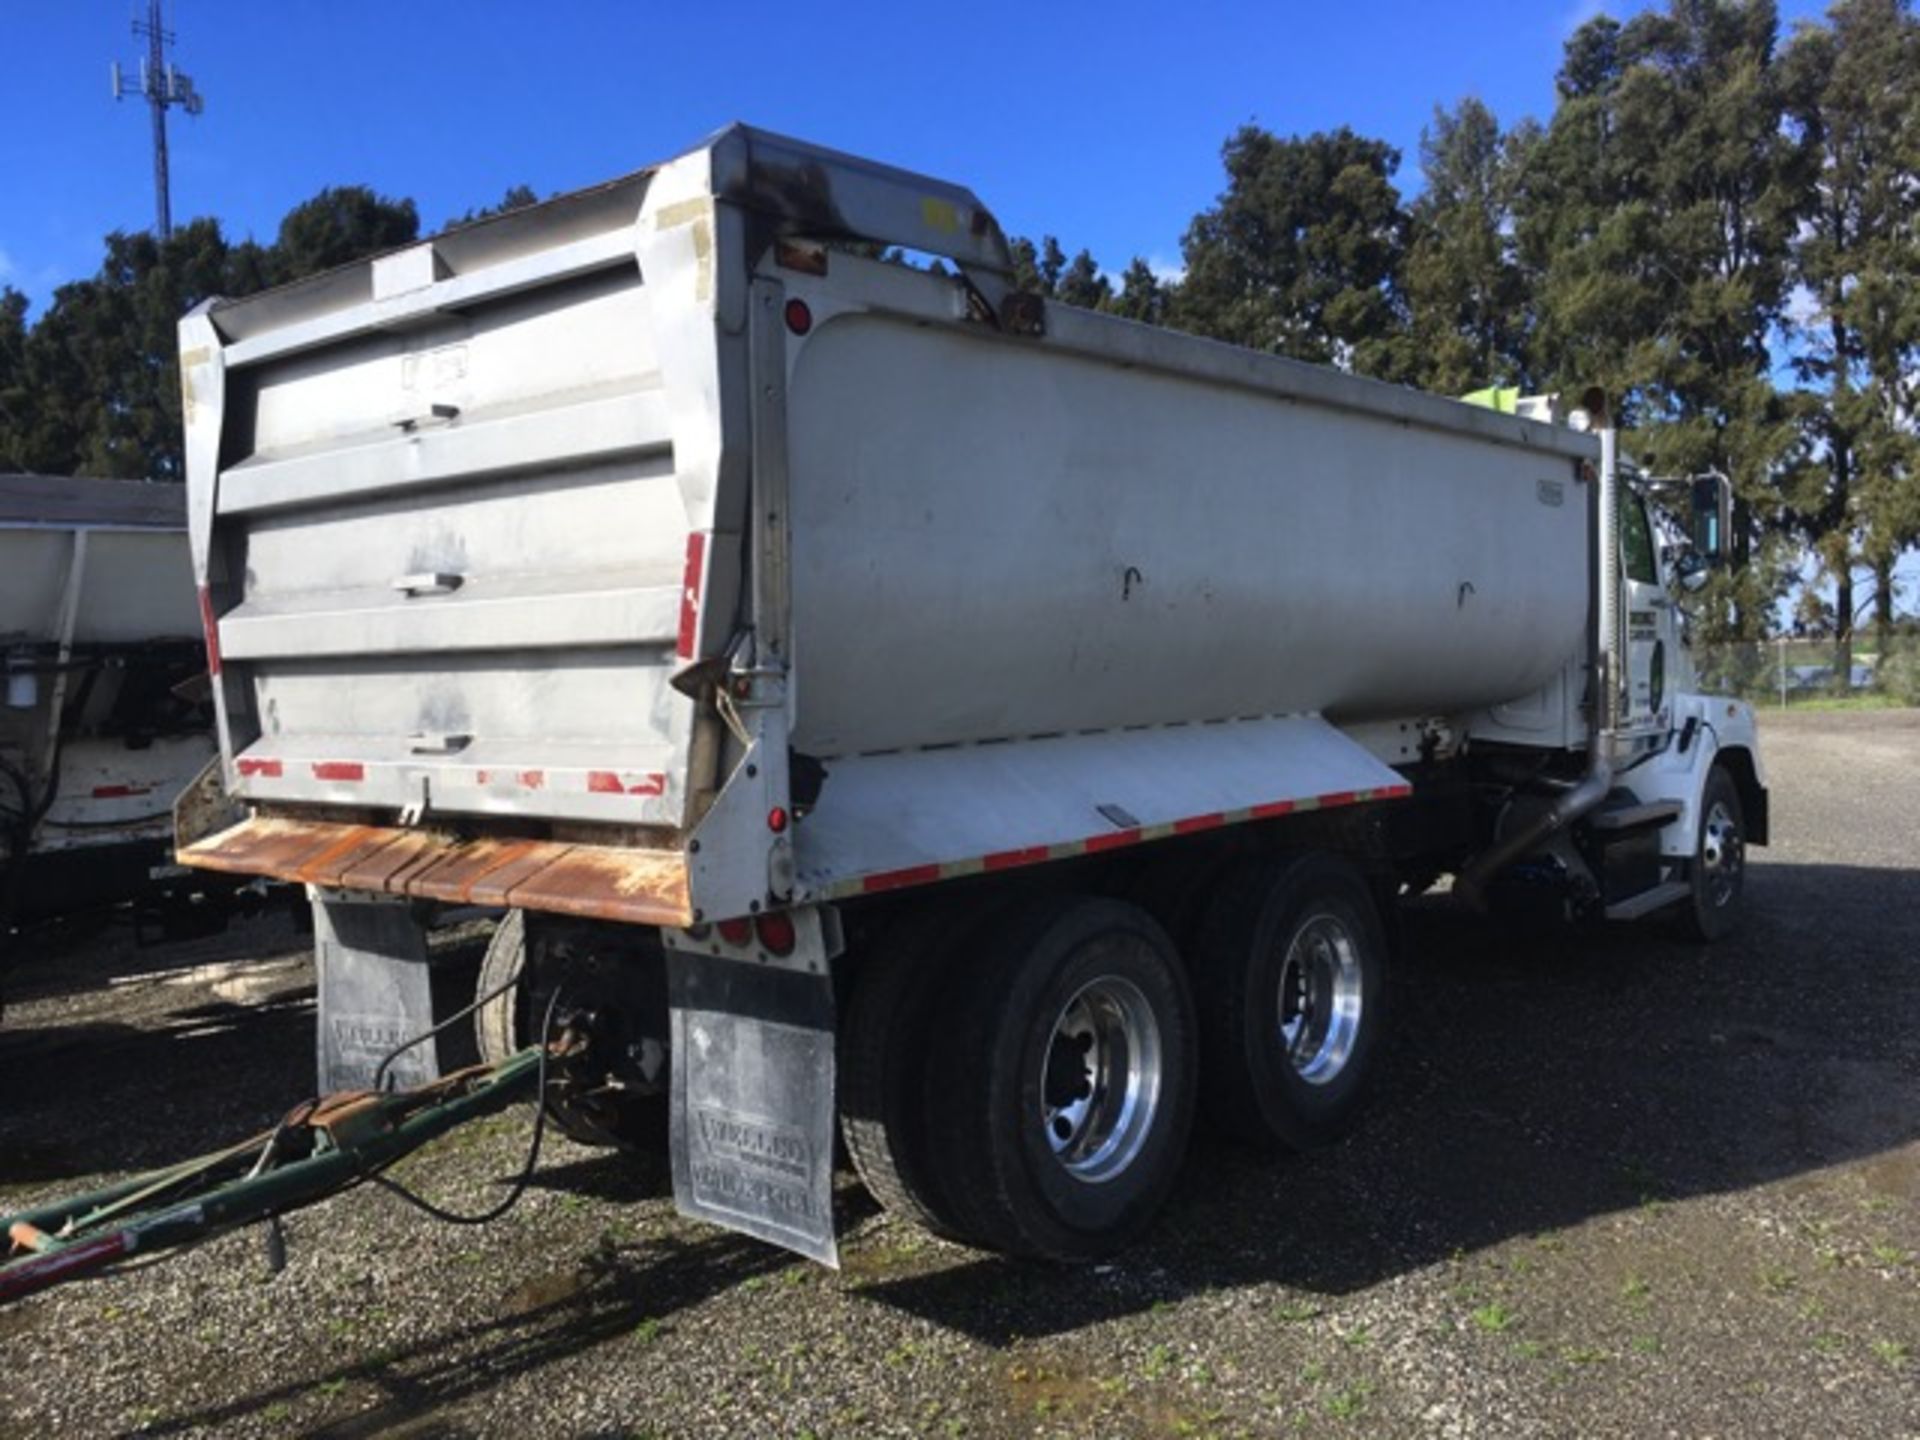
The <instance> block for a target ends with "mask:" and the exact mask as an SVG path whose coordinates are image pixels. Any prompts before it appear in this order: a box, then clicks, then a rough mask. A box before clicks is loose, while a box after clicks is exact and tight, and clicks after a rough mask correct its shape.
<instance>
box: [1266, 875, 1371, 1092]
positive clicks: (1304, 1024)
mask: <svg viewBox="0 0 1920 1440" xmlns="http://www.w3.org/2000/svg"><path fill="white" fill-rule="evenodd" d="M1361 1003H1362V994H1361V985H1360V946H1359V943H1358V942H1357V941H1356V940H1355V939H1354V935H1353V931H1352V929H1351V928H1350V927H1349V926H1348V924H1347V922H1346V921H1345V920H1343V919H1342V918H1340V917H1339V916H1337V915H1332V914H1328V913H1325V912H1322V913H1320V914H1318V915H1314V916H1312V917H1310V918H1309V919H1308V920H1307V922H1306V923H1305V924H1303V925H1302V926H1301V927H1300V928H1299V929H1298V930H1296V931H1295V932H1294V935H1293V943H1292V944H1290V945H1289V946H1288V947H1287V958H1286V963H1285V964H1284V965H1282V966H1281V969H1280V994H1279V1012H1280V1044H1281V1046H1282V1048H1283V1049H1284V1050H1285V1051H1286V1055H1287V1060H1288V1062H1289V1063H1290V1064H1292V1066H1293V1071H1294V1073H1295V1074H1296V1075H1298V1076H1299V1077H1300V1078H1301V1079H1302V1080H1305V1081H1306V1082H1307V1083H1308V1084H1309V1085H1326V1084H1330V1083H1331V1082H1332V1081H1333V1080H1334V1078H1335V1077H1336V1076H1338V1075H1339V1074H1340V1072H1341V1071H1343V1070H1345V1069H1346V1067H1347V1061H1348V1060H1350V1059H1351V1058H1352V1057H1353V1043H1354V1040H1355V1038H1356V1037H1357V1036H1358V1035H1359V1033H1360V1009H1361Z"/></svg>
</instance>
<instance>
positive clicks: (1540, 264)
mask: <svg viewBox="0 0 1920 1440" xmlns="http://www.w3.org/2000/svg"><path fill="white" fill-rule="evenodd" d="M1555 82H1556V83H1555V94H1556V100H1555V105H1554V109H1553V113H1552V115H1551V116H1550V117H1549V118H1548V119H1547V120H1546V121H1545V122H1540V121H1537V120H1534V119H1526V118H1523V119H1520V120H1518V121H1516V122H1514V123H1512V124H1511V125H1506V126H1503V125H1502V124H1501V122H1500V121H1499V119H1498V118H1497V117H1496V116H1495V115H1494V114H1493V113H1492V112H1491V111H1490V110H1489V109H1488V108H1487V107H1486V106H1485V105H1484V104H1483V103H1481V102H1480V101H1479V100H1478V99H1474V98H1471V97H1470V98H1467V99H1463V100H1461V101H1459V102H1458V103H1457V104H1455V105H1453V106H1452V107H1451V108H1441V107H1436V109H1435V112H1434V116H1433V120H1432V122H1431V123H1430V124H1429V125H1428V126H1427V127H1426V129H1425V130H1424V131H1423V133H1422V136H1421V141H1420V150H1419V156H1418V164H1419V170H1420V178H1421V184H1420V186H1419V189H1418V193H1417V194H1416V195H1414V196H1412V198H1409V196H1408V195H1407V194H1406V193H1405V192H1404V191H1403V190H1402V188H1401V186H1400V184H1399V183H1398V181H1397V178H1396V177H1397V176H1398V175H1399V173H1400V168H1401V158H1402V157H1401V155H1400V153H1399V152H1398V151H1397V150H1396V149H1395V148H1394V147H1393V146H1391V145H1389V144H1387V143H1385V142H1384V141H1381V140H1378V139H1375V138H1371V137H1368V136H1365V135H1362V134H1359V133H1356V132H1355V131H1353V130H1351V129H1347V128H1342V129H1339V130H1335V131H1330V132H1323V133H1318V134H1311V135H1277V134H1274V133H1272V132H1270V131H1268V130H1265V129H1262V128H1260V127H1258V126H1254V125H1247V126H1244V127H1242V128H1241V129H1239V130H1238V131H1236V132H1235V133H1234V134H1233V135H1231V136H1229V137H1228V139H1227V140H1226V143H1225V145H1224V146H1223V148H1222V152H1221V158H1222V161H1223V164H1224V168H1225V184H1224V187H1223V189H1222V191H1221V193H1220V195H1219V197H1218V199H1217V200H1216V202H1215V203H1214V204H1213V205H1212V206H1210V207H1209V208H1207V209H1206V210H1204V211H1202V212H1201V213H1200V214H1198V215H1196V216H1194V217H1193V219H1192V221H1191V222H1190V223H1189V224H1188V226H1187V228H1186V231H1185V234H1184V237H1183V239H1182V244H1181V252H1182V261H1183V265H1182V268H1181V271H1180V273H1179V274H1178V276H1177V277H1164V276H1161V275H1158V274H1156V273H1155V272H1154V270H1153V269H1152V268H1151V267H1150V266H1149V265H1147V263H1146V262H1145V261H1144V260H1141V259H1138V258H1136V259H1134V260H1133V261H1132V262H1131V263H1130V264H1129V265H1128V266H1127V267H1126V268H1125V269H1124V270H1122V271H1120V272H1119V273H1118V275H1117V277H1116V276H1115V275H1114V274H1113V273H1112V272H1110V271H1109V270H1108V269H1107V268H1106V267H1105V266H1103V265H1102V264H1100V263H1099V262H1098V261H1097V260H1096V259H1095V257H1094V256H1093V255H1092V254H1091V253H1090V252H1088V251H1087V250H1084V249H1082V250H1080V251H1079V252H1077V253H1076V254H1074V255H1072V256H1069V255H1068V254H1067V253H1066V251H1065V250H1064V248H1063V247H1062V246H1061V244H1060V243H1059V241H1058V240H1057V239H1056V238H1054V237H1052V236H1046V237H1043V238H1042V240H1041V241H1040V242H1039V243H1037V244H1036V243H1034V242H1033V241H1030V240H1026V239H1016V240H1015V241H1014V242H1013V248H1014V258H1015V264H1016V269H1017V281H1018V283H1020V284H1021V285H1023V286H1024V287H1025V288H1028V289H1031V290H1034V291H1037V292H1039V293H1042V294H1045V295H1047V296H1049V297H1052V298H1054V299H1057V300H1059V301H1062V302H1064V303H1068V304H1074V305H1082V306H1087V307H1090V308H1095V309H1100V310H1105V311H1109V312H1111V313H1114V314H1118V315H1122V316H1126V317H1128V318H1132V319H1136V320H1142V321H1147V322H1150V323H1155V324H1164V325H1171V326H1174V327H1176V328H1180V329H1184V330H1188V331H1192V332H1195V333H1199V334H1204V335H1209V336H1214V337H1217V338H1219V339H1223V340H1228V341H1232V342H1234V343H1237V344H1241V345H1248V346H1252V347H1254V348H1256V349H1260V350H1266V351H1270V352H1273V353H1276V354H1281V355H1288V356H1293V357H1296V358H1299V359H1302V360H1308V361H1313V362H1316V363H1322V364H1332V365H1337V366H1340V367H1342V368H1344V369H1348V370H1351V371H1354V372H1356V373H1359V374H1364V375H1369V376H1374V377H1377V378H1380V379H1383V380H1387V381H1391V382H1395V383H1400V384H1407V385H1415V386H1419V387H1422V388H1425V389H1430V390H1435V391H1438V392H1441V393H1447V394H1458V393H1462V392H1465V391H1468V390H1472V389H1476V388H1479V387H1481V386H1485V385H1492V384H1500V385H1516V386H1520V387H1522V388H1525V389H1528V390H1563V391H1568V392H1573V393H1578V392H1579V391H1582V390H1584V389H1586V388H1587V387H1589V386H1593V385H1599V386H1603V387H1605V388H1606V390H1607V391H1608V393H1609V394H1610V395H1612V396H1614V397H1615V405H1616V409H1617V412H1618V413H1619V415H1620V417H1621V419H1622V421H1623V423H1624V424H1626V425H1627V426H1629V427H1630V428H1632V429H1633V431H1634V432H1635V435H1634V441H1633V448H1634V450H1635V452H1636V453H1637V454H1638V455H1639V456H1640V457H1641V458H1642V459H1643V460H1644V461H1645V462H1646V463H1647V464H1648V465H1649V466H1650V467H1651V468H1652V469H1654V470H1655V471H1657V472H1659V473H1664V474H1694V473H1701V472H1705V471H1709V470H1717V471H1720V472H1722V473H1724V474H1726V475H1728V476H1729V477H1731V479H1732V481H1733V485H1734V489H1735V493H1736V496H1737V497H1738V507H1737V510H1738V524H1737V526H1736V530H1737V532H1738V533H1737V536H1736V540H1737V543H1738V544H1740V545H1741V546H1743V547H1744V548H1746V549H1747V550H1748V551H1749V552H1750V562H1751V563H1749V564H1748V565H1747V566H1746V567H1744V568H1743V569H1742V570H1741V571H1740V572H1739V573H1738V574H1737V575H1733V576H1725V577H1721V578H1720V579H1719V580H1718V581H1717V582H1716V585H1717V587H1718V588H1717V590H1716V592H1715V594H1714V597H1713V598H1714V602H1715V603H1712V604H1709V605H1708V606H1706V607H1705V608H1704V609H1703V611H1702V619H1703V629H1704V631H1705V634H1704V636H1703V638H1705V639H1707V640H1709V641H1715V640H1727V639H1748V638H1753V637H1757V636H1759V635H1762V634H1764V633H1766V632H1767V630H1768V629H1769V627H1770V622H1771V616H1772V613H1773V609H1774V605H1775V602H1776V601H1777V599H1778V598H1779V597H1780V596H1781V595H1782V594H1785V593H1787V592H1788V591H1789V590H1790V589H1791V588H1792V586H1793V584H1794V582H1795V581H1796V579H1797V578H1798V576H1799V572H1800V567H1801V565H1802V563H1803V558H1804V557H1808V556H1811V557H1812V559H1813V561H1814V563H1815V564H1817V566H1818V568H1819V571H1820V575H1821V578H1822V579H1824V580H1825V581H1826V582H1827V584H1826V586H1808V587H1803V589H1802V591H1801V600H1800V611H1799V617H1798V624H1799V626H1800V628H1802V629H1803V630H1805V631H1807V632H1808V633H1817V634H1827V635H1831V636H1832V637H1833V638H1834V639H1835V642H1836V647H1837V651H1838V653H1837V655H1836V662H1837V666H1838V668H1839V671H1840V673H1842V674H1845V673H1847V671H1848V668H1849V667H1850V665H1851V646H1852V637H1853V632H1854V627H1855V624H1856V622H1857V621H1860V620H1862V619H1865V618H1866V617H1867V616H1868V615H1869V614H1870V615H1871V618H1872V622H1873V624H1874V627H1875V628H1876V629H1877V630H1878V631H1879V632H1880V639H1881V644H1882V649H1883V650H1884V648H1885V640H1886V637H1887V633H1888V632H1889V631H1890V629H1891V627H1892V626H1893V624H1894V620H1895V589H1894V579H1893V577H1894V567H1895V565H1896V564H1897V562H1898V561H1899V559H1900V558H1901V557H1902V555H1904V554H1905V553H1906V552H1908V551H1909V550H1912V549H1913V548H1915V547H1916V545H1920V480H1916V477H1915V470H1916V464H1917V463H1920V441H1917V440H1916V428H1915V426H1916V419H1915V417H1916V414H1917V413H1920V405H1917V404H1916V400H1917V399H1920V397H1917V396H1916V393H1915V392H1916V388H1920V283H1916V282H1920V229H1917V226H1920V220H1917V219H1916V216H1917V213H1920V22H1916V19H1915V16H1914V14H1913V10H1912V5H1911V0H1837V3H1835V4H1834V5H1833V6H1832V7H1831V8H1830V9H1829V11H1828V12H1827V14H1826V15H1825V16H1824V17H1823V18H1822V19H1821V20H1819V21H1817V22H1810V23H1804V24H1802V25H1801V26H1800V27H1798V28H1797V29H1796V30H1795V31H1794V32H1793V33H1792V34H1791V35H1783V34H1782V31H1781V26H1780V20H1779V15H1778V11H1777V7H1776V5H1775V3H1774V0H1668V3H1667V5H1666V8H1665V9H1656V10H1651V11H1648V12H1645V13H1642V14H1638V15H1636V16H1634V17H1633V18H1631V19H1630V20H1627V21H1626V22H1624V23H1622V22H1620V21H1617V20H1615V19H1613V18H1611V17H1608V16H1600V17H1597V18H1595V19H1593V20H1591V21H1589V22H1587V23H1586V24H1584V25H1582V26H1581V27H1580V28H1579V29H1578V30H1577V31H1576V32H1575V33H1574V34H1573V35H1571V36H1570V37H1569V38H1568V40H1567V41H1566V44H1565V47H1564V51H1563V55H1562V59H1561V64H1560V67H1559V70H1558V73H1557V75H1556V77H1555ZM532 199H533V196H532V195H531V193H530V192H528V191H526V190H525V189H524V188H521V187H516V189H515V190H514V191H511V192H509V193H508V195H507V196H506V197H504V198H503V200H502V202H501V204H500V205H498V206H494V207H490V208H489V210H483V211H476V212H470V213H469V215H468V216H465V217H461V218H463V219H470V218H477V216H478V215H481V214H486V213H490V212H491V210H493V209H501V208H511V207H512V206H515V205H518V204H525V203H528V202H530V201H531V200H532ZM418 234H419V216H418V213H417V211H416V208H415V206H414V205H413V203H412V202H411V201H409V200H393V199H388V198H386V197H382V196H379V195H376V194H374V193H373V192H371V191H369V190H367V189H365V188H364V187H353V186H349V187H339V188H334V189H329V190H326V191H323V192H322V193H321V194H320V195H318V196H316V197H315V198H314V199H312V200H310V201H308V202H306V203H305V204H303V205H301V206H298V207H296V208H295V209H294V210H293V211H292V212H291V213H289V214H288V216H287V217H286V219H285V220H284V221H283V222H282V224H281V226H280V229H279V232H278V234H277V236H276V238H275V239H274V241H273V243H272V244H270V245H260V244H256V243H255V242H253V241H245V242H240V243H233V242H229V241H228V240H227V239H226V238H225V237H224V236H223V234H222V232H221V230H220V227H219V225H218V223H217V222H216V221H214V220H211V219H202V220H197V221H195V222H193V223H192V224H190V225H187V226H185V227H182V228H181V229H179V230H178V231H176V233H175V235H174V238H173V239H172V241H171V242H169V243H168V244H166V245H164V246H162V245H160V244H158V243H156V241H155V240H154V238H153V237H152V236H151V235H148V234H133V235H126V234H115V235H111V236H109V237H108V238H107V242H106V243H107V254H106V258H105V261H104V262H103V264H102V266H101V268H100V271H99V273H98V274H97V275H95V276H93V277H91V278H89V279H86V280H82V281H78V282H75V283H74V284H70V285H66V286H62V287H61V288H60V289H59V290H58V291H57V292H56V293H55V296H54V298H53V302H52V304H51V305H50V306H49V307H48V308H47V310H46V311H45V313H44V314H42V315H41V316H40V317H38V319H37V321H36V322H35V323H33V324H32V325H31V326H29V325H28V324H27V323H26V311H27V305H26V301H25V299H24V297H22V296H20V295H18V294H17V293H15V292H12V291H0V469H31V470H43V471H49V472H53V473H76V474H99V475H149V476H155V477H160V478H175V477H178V475H179V474H180V435H179V398H178V385H177V377H176V374H175V370H174V358H173V357H174V349H175V338H174V324H175V321H176V320H177V318H178V316H179V315H180V314H181V313H182V312H184V311H185V310H186V309H187V308H189V307H190V306H191V305H192V304H194V303H196V302H197V301H198V300H200V299H202V298H204V297H205V296H207V295H211V294H225V295H239V294H244V293H247V292H248V291H250V290H254V289H258V288H260V287H262V286H265V285H270V284H277V283H283V282H285V281H288V280H293V279H298V278H300V277H301V276H303V275H307V274H312V273H314V272H316V271H318V270H322V269H326V268H329V267H331V266H333V265H337V264H341V263H344V262H346V261H348V260H351V259H355V258H358V257H360V256H362V255H365V254H368V253H371V252H373V251H377V250H381V249H386V248H389V247H391V246H394V245H400V244H405V243H407V242H409V241H411V240H413V239H415V238H417V236H418ZM1829 588H1830V590H1831V593H1832V596H1833V599H1832V600H1831V602H1829V601H1827V600H1826V599H1825V598H1824V594H1823V591H1825V590H1827V589H1829Z"/></svg>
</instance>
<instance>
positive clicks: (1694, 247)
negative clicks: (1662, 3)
mask: <svg viewBox="0 0 1920 1440" xmlns="http://www.w3.org/2000/svg"><path fill="white" fill-rule="evenodd" d="M1777 30H1778V17H1777V14H1776V12H1775V7H1774V4H1773V0H1670V3H1669V6H1668V8H1667V9H1666V10H1665V11H1663V12H1647V13H1643V14H1641V15H1637V16H1635V17H1634V18H1633V19H1632V20H1630V21H1629V22H1628V23H1627V24H1626V25H1624V26H1622V25H1618V24H1616V23H1615V22H1614V21H1612V20H1610V19H1607V18H1605V17H1602V18H1600V19H1598V20H1595V21H1592V22H1590V23H1589V24H1587V25H1585V26H1582V27H1581V28H1580V30H1578V31H1577V32H1575V34H1574V35H1573V36H1572V38H1571V39H1570V40H1569V41H1568V44H1567V47H1566V53H1565V63H1564V64H1563V65H1562V68H1561V71H1560V75H1559V92H1560V100H1559V104H1558V106H1557V107H1556V109H1555V111H1554V115H1553V119H1552V122H1551V124H1550V125H1549V126H1548V127H1547V129H1546V131H1545V133H1544V134H1543V135H1542V136H1540V138H1539V139H1538V141H1537V142H1535V143H1530V144H1528V145H1526V146H1525V151H1524V157H1523V160H1522V163H1521V167H1520V180H1519V190H1518V198H1517V216H1518V220H1517V235H1518V239H1519V245H1520V258H1521V263H1522V265H1523V267H1524V269H1525V270H1526V272H1527V273H1528V275H1529V277H1530V279H1531V282H1532V284H1533V287H1534V290H1535V294H1536V297H1537V306H1538V316H1537V324H1536V326H1535V329H1534V331H1533V334H1532V337H1531V343H1530V346H1529V351H1530V354H1529V360H1530V364H1529V368H1530V369H1531V370H1532V371H1533V372H1534V374H1535V377H1536V379H1539V380H1544V381H1546V382H1547V383H1549V384H1551V385H1554V386H1555V387H1556V388H1559V389H1561V390H1564V391H1573V392H1578V391H1579V390H1581V389H1584V388H1585V387H1586V386H1588V385H1593V384H1599V385H1601V386H1604V387H1605V388H1606V389H1607V391H1608V392H1609V394H1610V395H1612V396H1614V397H1615V403H1616V407H1617V408H1618V409H1619V410H1620V411H1621V412H1622V414H1623V416H1624V418H1625V419H1626V421H1627V422H1628V423H1629V424H1630V425H1631V426H1632V428H1633V430H1634V437H1633V444H1634V446H1635V448H1636V450H1637V451H1638V452H1639V454H1640V456H1641V458H1642V459H1644V460H1645V461H1647V462H1648V463H1650V465H1651V466H1652V467H1653V468H1654V469H1655V470H1657V471H1660V472H1663V473H1668V474H1696V473H1701V472H1705V471H1709V470H1717V471H1720V472H1721V473H1724V474H1727V475H1729V476H1730V477H1731V478H1732V480H1733V483H1734V486H1735V491H1736V494H1737V495H1738V496H1739V499H1740V504H1739V507H1738V516H1739V522H1740V523H1739V525H1738V526H1737V527H1736V528H1737V529H1738V530H1739V531H1740V534H1739V535H1736V536H1735V537H1734V539H1735V543H1736V545H1741V544H1742V543H1743V537H1745V536H1748V535H1749V534H1751V533H1752V532H1753V531H1754V530H1755V529H1756V528H1758V527H1759V526H1760V525H1762V524H1771V525H1773V526H1775V527H1776V528H1777V526H1778V523H1779V514H1780V507H1779V503H1778V502H1779V493H1778V486H1779V484H1780V483H1781V481H1782V478H1783V476H1784V475H1786V474H1787V473H1788V472H1789V471H1790V468H1791V466H1792V464H1793V462H1794V460H1795V458H1796V456H1797V455H1798V454H1799V446H1800V444H1801V436H1800V433H1799V431H1798V428H1797V426H1796V424H1795V416H1794V412H1793V407H1792V406H1791V405H1790V404H1789V403H1788V402H1787V401H1786V400H1785V399H1783V397H1782V396H1781V395H1780V394H1779V392H1778V390H1777V389H1776V387H1775V385H1774V383H1773V376H1772V370H1773V363H1774V361H1773V353H1772V350H1771V341H1772V339H1773V338H1774V336H1775V334H1776V327H1777V324H1778V322H1779V320H1780V318H1781V316H1782V313H1783V309H1784V305H1785V301H1786V297H1787V293H1788V273H1787V260H1788V247H1789V242H1790V240H1791V238H1792V236H1793V233H1794V229H1795V227H1796V225H1797V223H1798V221H1799V217H1800V211H1801V208H1802V196H1803V195H1804V193H1805V184H1804V181H1805V174H1806V170H1805V166H1806V152H1805V147H1804V146H1803V145H1802V144H1800V143H1799V142H1798V141H1796V139H1795V138H1794V137H1793V136H1792V135H1791V134H1790V133H1789V132H1788V130H1787V127H1786V125H1785V117H1786V108H1785V99H1786V90H1785V86H1784V83H1783V77H1782V74H1781V67H1780V65H1779V64H1778V63H1777V60H1776V56H1775V40H1776V35H1777ZM1767 554H1768V557H1771V555H1772V549H1771V548H1770V549H1769V550H1768V552H1767ZM1783 578H1784V570H1783V567H1782V566H1780V565H1776V564H1771V563H1768V564H1756V565H1751V566H1749V567H1747V568H1746V569H1745V570H1744V571H1742V572H1741V573H1740V574H1739V575H1738V576H1736V577H1723V578H1722V580H1721V583H1720V584H1719V585H1718V586H1717V587H1716V593H1715V594H1714V595H1713V596H1711V597H1710V601H1712V602H1714V603H1710V604H1709V605H1708V606H1707V607H1706V610H1705V612H1704V613H1705V614H1706V615H1707V616H1708V620H1707V623H1706V624H1705V625H1704V626H1703V629H1704V631H1705V632H1706V637H1707V638H1708V639H1728V638H1735V637H1741V638H1745V637H1747V636H1751V635H1753V634H1757V633H1759V632H1760V631H1761V629H1762V628H1763V627H1764V625H1765V622H1766V616H1767V613H1768V610H1769V608H1770V605H1769V602H1770V600H1771V598H1772V595H1773V593H1774V592H1775V591H1776V590H1777V589H1778V587H1779V585H1780V584H1781V583H1783Z"/></svg>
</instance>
